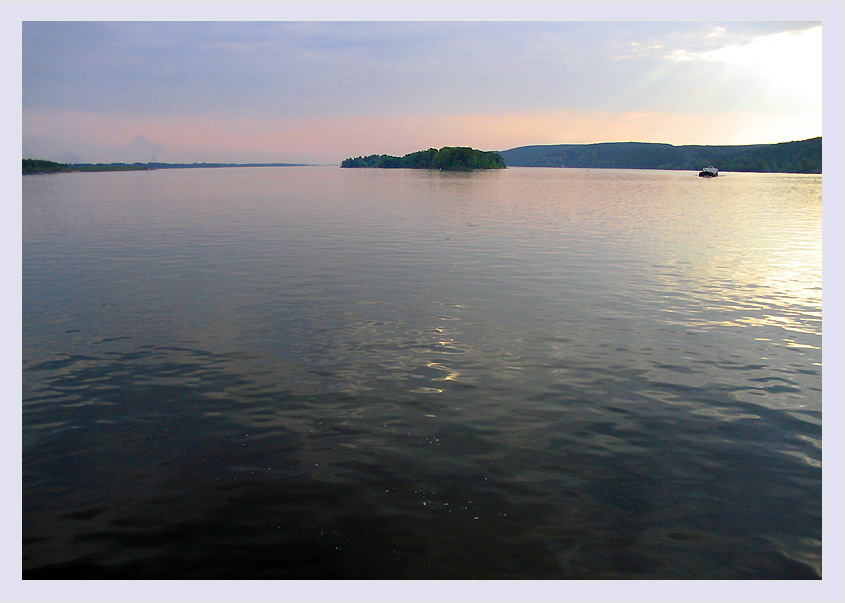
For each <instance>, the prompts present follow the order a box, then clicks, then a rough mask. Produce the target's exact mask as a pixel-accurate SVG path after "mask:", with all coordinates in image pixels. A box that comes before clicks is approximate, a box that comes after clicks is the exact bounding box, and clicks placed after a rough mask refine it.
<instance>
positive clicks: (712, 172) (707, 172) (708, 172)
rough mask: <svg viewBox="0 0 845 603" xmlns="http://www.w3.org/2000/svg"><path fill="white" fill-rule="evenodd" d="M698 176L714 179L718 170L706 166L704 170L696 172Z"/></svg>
mask: <svg viewBox="0 0 845 603" xmlns="http://www.w3.org/2000/svg"><path fill="white" fill-rule="evenodd" d="M698 175H699V176H701V177H702V178H715V177H716V176H718V175H719V170H717V169H716V168H714V167H713V166H712V165H708V166H707V167H706V168H704V169H703V170H701V171H700V172H698Z"/></svg>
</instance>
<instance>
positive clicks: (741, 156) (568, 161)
mask: <svg viewBox="0 0 845 603" xmlns="http://www.w3.org/2000/svg"><path fill="white" fill-rule="evenodd" d="M499 153H500V154H501V155H502V157H504V159H505V162H506V163H507V164H508V165H509V166H526V167H578V168H627V169H656V170H700V169H701V168H703V167H704V166H707V165H714V166H716V167H717V168H719V171H724V172H783V173H800V174H821V172H822V139H821V137H818V138H810V139H809V140H799V141H795V142H782V143H778V144H754V145H729V146H703V145H685V146H674V145H671V144H660V143H650V142H605V143H598V144H558V145H537V146H528V147H518V148H515V149H510V150H508V151H499Z"/></svg>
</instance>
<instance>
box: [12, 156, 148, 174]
mask: <svg viewBox="0 0 845 603" xmlns="http://www.w3.org/2000/svg"><path fill="white" fill-rule="evenodd" d="M147 169H149V167H148V166H147V164H145V163H131V164H127V163H56V162H55V161H47V160H45V159H24V160H23V173H24V174H56V173H59V172H125V171H133V170H147Z"/></svg>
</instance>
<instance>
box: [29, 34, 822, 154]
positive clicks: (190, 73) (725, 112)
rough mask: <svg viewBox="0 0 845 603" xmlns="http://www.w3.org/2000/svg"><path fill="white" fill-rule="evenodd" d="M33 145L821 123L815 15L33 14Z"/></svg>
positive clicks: (540, 136) (698, 136) (780, 131)
mask: <svg viewBox="0 0 845 603" xmlns="http://www.w3.org/2000/svg"><path fill="white" fill-rule="evenodd" d="M22 29H23V32H22V48H23V66H22V81H23V95H22V109H23V112H22V130H23V132H22V133H23V140H22V150H23V156H24V157H27V158H38V159H48V160H52V161H60V162H72V163H111V162H129V163H133V162H143V163H147V162H166V163H203V162H219V163H305V164H320V165H332V164H337V163H339V162H340V161H342V160H343V159H345V158H347V157H353V156H358V155H369V154H381V153H384V154H389V155H400V156H401V155H404V154H407V153H410V152H414V151H417V150H421V149H427V148H431V147H435V148H441V147H444V146H471V147H474V148H478V149H482V150H497V151H503V150H507V149H512V148H517V147H522V146H534V145H552V144H594V143H602V142H627V141H632V142H653V143H664V144H672V145H676V146H682V145H745V144H770V143H780V142H790V141H793V140H806V139H808V138H814V137H816V136H821V135H822V85H821V84H822V43H821V29H822V28H821V23H820V22H811V21H807V22H805V21H799V22H787V21H744V22H703V21H674V22H661V21H641V22H621V21H620V22H600V21H571V22H562V21H558V22H545V21H536V22H528V21H512V22H445V21H444V22H415V21H381V22H367V21H355V22H353V21H337V22H330V21H320V22H317V21H310V22H306V21H296V22H294V21H286V22H132V21H122V22H105V21H104V22H85V21H76V22H70V21H65V22H62V21H55V22H36V21H26V22H24V23H23V28H22Z"/></svg>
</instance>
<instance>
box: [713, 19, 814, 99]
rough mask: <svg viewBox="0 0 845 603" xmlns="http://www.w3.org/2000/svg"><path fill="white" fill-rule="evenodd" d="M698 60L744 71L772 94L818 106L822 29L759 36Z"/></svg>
mask: <svg viewBox="0 0 845 603" xmlns="http://www.w3.org/2000/svg"><path fill="white" fill-rule="evenodd" d="M698 58H699V59H703V60H707V61H716V62H721V63H725V64H726V65H728V66H731V67H733V68H735V69H737V70H741V71H743V72H746V73H748V74H749V75H750V76H751V77H753V78H754V79H755V80H757V81H760V82H761V83H763V84H764V85H766V86H767V87H769V88H770V89H771V91H772V92H776V93H780V94H788V95H790V96H793V97H798V98H800V99H802V100H804V101H807V102H818V103H819V105H820V104H821V95H822V28H821V26H819V27H813V28H811V29H806V30H804V31H802V32H799V33H794V32H787V33H779V34H773V35H769V36H761V37H758V38H756V39H755V40H754V41H753V42H751V43H749V44H743V45H735V46H726V47H724V48H721V49H719V50H715V51H712V52H708V53H703V54H701V55H699V56H698Z"/></svg>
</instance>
